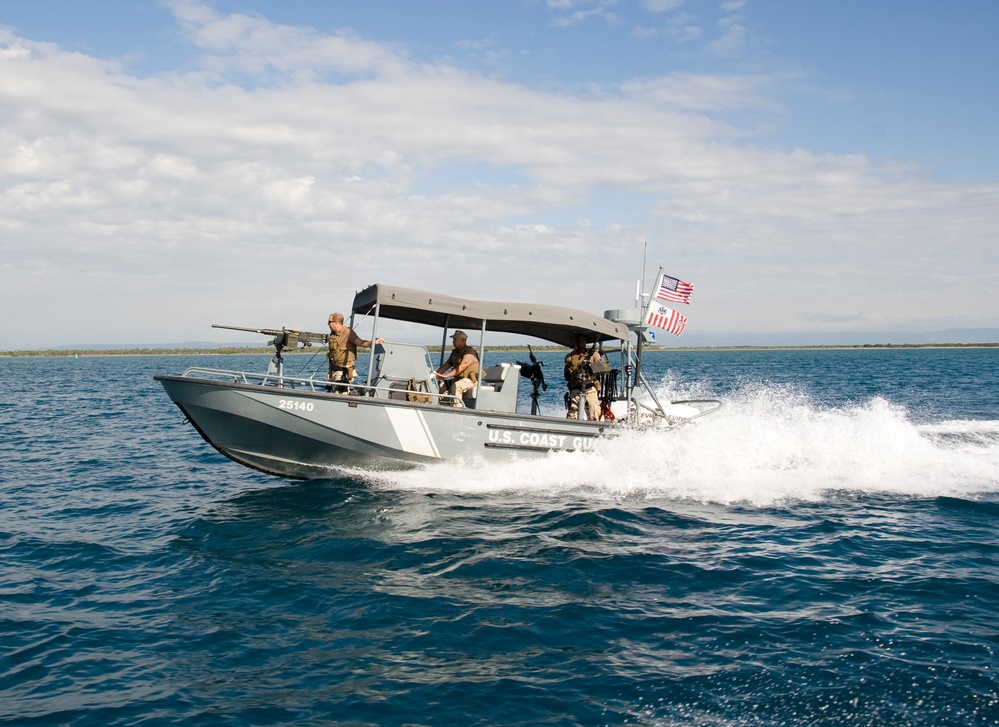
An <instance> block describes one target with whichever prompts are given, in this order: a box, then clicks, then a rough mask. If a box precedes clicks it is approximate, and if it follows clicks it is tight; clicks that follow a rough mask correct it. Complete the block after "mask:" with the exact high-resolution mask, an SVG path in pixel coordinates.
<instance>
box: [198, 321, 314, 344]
mask: <svg viewBox="0 0 999 727" xmlns="http://www.w3.org/2000/svg"><path fill="white" fill-rule="evenodd" d="M212 328H225V329H228V330H230V331H246V332H248V333H260V334H263V335H265V336H281V337H282V338H283V337H284V336H286V335H287V337H288V338H287V339H286V340H295V341H296V342H299V343H303V344H308V343H326V342H327V341H328V340H329V337H328V336H327V335H326V334H325V333H312V332H311V331H296V330H292V329H290V328H244V327H243V326H223V325H220V324H218V323H213V324H212Z"/></svg>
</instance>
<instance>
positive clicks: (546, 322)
mask: <svg viewBox="0 0 999 727" xmlns="http://www.w3.org/2000/svg"><path fill="white" fill-rule="evenodd" d="M376 309H377V310H376ZM352 310H353V312H354V313H355V314H360V315H376V314H377V315H378V316H379V317H381V318H390V319H392V320H397V321H406V322H408V323H422V324H424V325H428V326H437V327H438V328H447V327H450V328H472V329H476V330H478V329H479V328H481V327H482V324H483V322H485V329H486V330H487V331H499V332H502V333H516V334H521V335H525V336H532V337H534V338H540V339H542V340H545V341H550V342H552V343H558V344H561V345H563V346H568V347H569V348H572V346H573V345H574V343H575V338H576V334H577V333H582V334H583V335H584V336H586V340H587V343H593V342H595V341H627V340H629V336H630V333H629V331H628V328H627V327H625V326H623V325H621V324H619V323H615V322H614V321H611V320H608V319H607V318H603V317H601V316H596V315H594V314H592V313H586V312H584V311H579V310H573V309H571V308H561V307H559V306H553V305H535V304H532V303H501V302H492V301H482V300H467V299H464V298H455V297H453V296H450V295H439V294H437V293H428V292H424V291H422V290H413V289H411V288H397V287H394V286H390V285H382V284H377V283H376V284H375V285H371V286H369V287H367V288H365V289H364V290H362V291H360V292H359V293H357V294H356V295H355V296H354V305H353V308H352Z"/></svg>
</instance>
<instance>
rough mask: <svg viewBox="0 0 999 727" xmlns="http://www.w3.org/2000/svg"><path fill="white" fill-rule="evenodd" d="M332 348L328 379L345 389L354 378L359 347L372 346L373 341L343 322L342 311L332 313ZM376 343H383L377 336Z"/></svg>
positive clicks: (328, 357) (337, 388) (329, 356)
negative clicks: (363, 337)
mask: <svg viewBox="0 0 999 727" xmlns="http://www.w3.org/2000/svg"><path fill="white" fill-rule="evenodd" d="M329 324H330V350H329V353H328V354H327V355H326V358H327V359H329V362H330V370H329V373H328V374H326V379H327V380H329V381H333V382H336V384H337V386H336V390H337V391H344V390H345V389H346V388H347V384H349V383H350V382H351V381H353V380H354V377H355V376H356V374H355V372H354V361H355V359H357V349H358V348H370V347H371V341H365V340H363V339H362V338H361V337H360V336H358V335H357V334H356V333H354V332H353V331H352V330H350V328H348V327H347V326H345V325H344V324H343V314H342V313H330V318H329ZM375 343H382V339H381V338H376V339H375Z"/></svg>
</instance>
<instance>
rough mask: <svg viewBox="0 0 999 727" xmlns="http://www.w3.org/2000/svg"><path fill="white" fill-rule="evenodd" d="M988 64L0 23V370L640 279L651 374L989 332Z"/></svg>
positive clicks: (502, 40) (376, 31)
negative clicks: (357, 302) (834, 338)
mask: <svg viewBox="0 0 999 727" xmlns="http://www.w3.org/2000/svg"><path fill="white" fill-rule="evenodd" d="M997 36H999V3H997V2H995V1H994V0H960V2H953V3H942V2H939V0H839V1H838V2H827V1H826V0H766V1H764V0H725V1H720V0H547V1H546V0H505V1H497V2H493V3H469V2H465V1H460V0H426V1H425V2H411V0H384V1H379V0H372V2H366V3H339V2H323V3H320V2H305V0H299V1H297V2H285V3H274V2H265V1H264V0H163V1H157V0H128V1H126V0H90V1H89V2H86V3H80V2H76V1H75V0H62V1H57V0H31V2H28V1H27V0H22V1H20V2H5V3H2V4H0V154H2V157H0V158H2V160H3V161H2V164H0V309H2V313H3V315H2V318H0V320H2V323H0V332H2V334H3V341H2V342H0V349H3V350H13V349H23V348H48V347H54V346H59V345H75V344H86V343H107V344H122V345H127V344H135V343H149V342H158V343H171V342H188V341H206V340H207V341H222V342H225V341H227V340H231V338H227V335H229V334H226V333H224V332H219V331H216V330H213V329H211V327H210V326H211V324H213V323H221V324H227V325H238V326H247V327H253V328H257V327H261V328H280V327H282V326H287V327H292V328H300V329H305V330H313V331H325V330H326V317H327V315H328V313H330V312H332V311H348V312H349V308H350V304H351V301H352V299H353V295H354V292H355V291H357V290H360V289H363V288H365V287H366V286H368V285H370V284H373V283H384V284H389V285H401V286H407V287H412V288H419V289H425V290H429V291H435V292H438V293H446V294H449V295H457V296H465V297H471V298H477V299H485V300H512V301H525V302H538V303H547V304H552V305H563V306H568V307H573V308H581V309H584V310H587V311H592V312H596V313H602V312H603V311H604V310H607V309H614V308H628V307H632V306H634V304H635V295H636V290H637V289H638V287H639V286H641V287H642V288H643V289H645V290H649V289H651V288H652V287H653V283H654V280H655V275H656V273H657V272H658V270H659V269H660V267H661V268H662V269H663V270H664V271H665V272H666V273H668V274H669V275H672V276H675V277H678V278H680V279H682V280H685V281H688V282H691V283H693V285H694V294H693V297H692V299H691V304H690V305H689V306H687V305H683V306H678V308H680V309H681V312H682V313H683V314H684V315H686V316H687V318H688V323H687V328H686V330H685V331H684V334H683V336H682V337H681V338H679V339H676V341H675V343H677V344H680V345H683V344H684V343H694V342H697V341H698V340H707V338H711V340H714V341H720V342H721V341H724V339H725V338H726V337H728V338H730V339H732V340H734V339H735V338H739V340H740V342H745V340H746V338H747V337H748V338H749V339H753V337H758V338H759V340H760V341H761V342H762V341H763V340H764V339H766V337H767V336H771V335H775V334H779V335H782V336H790V337H792V338H793V337H794V336H800V337H803V338H804V337H806V336H811V337H813V340H814V337H815V336H821V335H826V334H829V335H831V334H833V333H843V332H846V333H848V334H856V335H858V336H859V335H860V334H862V333H863V332H878V331H915V332H920V331H939V330H946V329H956V328H962V329H963V328H996V327H999V305H997V304H999V244H997V243H999V141H997V134H996V131H995V130H996V128H999V83H996V81H995V72H996V69H997V68H999V44H997V43H995V38H996V37H997ZM369 325H370V324H369ZM359 332H360V333H361V334H362V335H364V334H365V333H366V332H367V331H365V329H364V328H359ZM234 335H236V336H238V335H239V334H234ZM665 336H668V334H660V340H662V339H663V338H664V337H665ZM670 338H672V337H670ZM241 340H245V337H244V338H243V339H241Z"/></svg>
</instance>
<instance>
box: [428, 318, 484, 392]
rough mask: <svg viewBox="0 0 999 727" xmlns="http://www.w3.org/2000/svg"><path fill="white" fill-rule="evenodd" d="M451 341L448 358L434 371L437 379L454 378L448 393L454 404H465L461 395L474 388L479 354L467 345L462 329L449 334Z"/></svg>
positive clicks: (466, 337)
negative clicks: (453, 398)
mask: <svg viewBox="0 0 999 727" xmlns="http://www.w3.org/2000/svg"><path fill="white" fill-rule="evenodd" d="M451 343H452V344H453V345H454V348H453V349H452V350H451V355H450V357H448V360H447V361H445V362H444V363H442V364H441V366H440V368H439V369H437V370H436V371H435V372H434V375H435V376H437V377H438V378H439V379H449V378H452V377H453V378H454V382H453V383H452V384H451V387H450V393H451V394H453V395H454V397H455V402H454V405H455V406H465V403H464V402H463V401H462V397H464V396H465V394H466V393H468V392H469V391H471V390H472V389H474V388H475V382H476V381H477V380H478V377H479V354H477V353H476V352H475V349H474V348H472V347H471V346H469V345H468V336H466V335H465V332H464V331H455V332H454V333H452V334H451Z"/></svg>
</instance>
